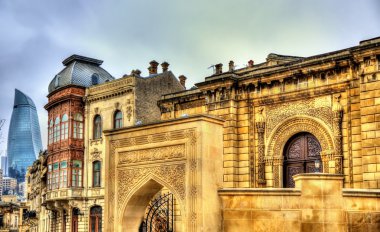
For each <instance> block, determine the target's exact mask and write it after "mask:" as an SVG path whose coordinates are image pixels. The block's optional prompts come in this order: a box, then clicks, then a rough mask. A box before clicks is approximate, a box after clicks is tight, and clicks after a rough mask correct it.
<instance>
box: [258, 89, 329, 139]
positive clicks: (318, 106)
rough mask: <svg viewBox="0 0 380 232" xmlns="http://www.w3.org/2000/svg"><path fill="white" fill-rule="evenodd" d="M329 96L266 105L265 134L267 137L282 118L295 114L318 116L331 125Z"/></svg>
mask: <svg viewBox="0 0 380 232" xmlns="http://www.w3.org/2000/svg"><path fill="white" fill-rule="evenodd" d="M331 105H332V103H331V97H329V96H326V97H318V98H314V99H304V100H300V101H297V102H292V103H291V104H289V103H288V102H287V103H283V104H274V105H268V106H266V108H265V110H266V115H267V117H266V122H267V123H266V136H267V137H268V136H269V135H270V134H271V133H272V132H273V130H274V129H275V127H276V126H278V125H279V124H281V123H282V122H283V121H284V120H286V119H288V118H291V117H294V116H296V115H308V116H312V117H314V118H318V119H320V120H322V121H323V122H324V124H325V125H327V126H328V127H330V128H331V127H332V126H331V125H332V118H333V113H332V111H331Z"/></svg>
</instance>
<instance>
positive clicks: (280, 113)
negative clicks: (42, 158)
mask: <svg viewBox="0 0 380 232" xmlns="http://www.w3.org/2000/svg"><path fill="white" fill-rule="evenodd" d="M379 45H380V38H374V39H372V40H367V41H362V42H360V44H359V45H358V46H355V47H352V48H348V49H344V50H340V51H336V52H331V53H326V54H322V55H316V56H311V57H294V56H282V55H276V54H270V55H269V56H268V58H267V62H264V63H261V64H256V65H254V62H253V61H249V63H248V66H247V67H246V68H242V69H238V70H235V69H234V65H233V62H230V63H229V69H228V71H227V72H223V70H222V65H221V64H218V65H217V72H216V73H215V74H214V75H212V76H209V77H206V78H205V81H203V82H201V83H197V84H196V88H192V89H190V90H187V91H183V86H182V85H184V84H185V83H184V81H185V80H186V78H185V77H182V78H181V80H182V85H181V83H179V82H178V81H177V80H176V78H175V77H174V76H173V74H172V73H171V72H170V71H167V66H165V67H166V69H165V71H164V72H163V73H162V74H156V73H155V72H156V70H157V65H158V64H157V62H153V61H152V62H151V65H153V66H151V67H150V68H149V70H150V71H151V72H152V76H151V77H149V78H141V77H140V76H139V75H140V73H141V72H139V71H138V70H134V71H133V72H132V74H131V75H125V76H124V77H123V78H120V79H118V80H112V81H108V82H105V83H103V84H98V85H95V86H92V87H87V88H84V87H78V86H71V85H70V86H67V87H65V88H62V89H60V91H58V90H57V91H56V92H53V93H51V94H50V95H49V97H50V100H51V102H49V103H48V105H47V106H46V108H47V109H49V118H50V117H53V116H55V114H57V112H61V111H62V110H66V109H70V110H75V109H80V110H82V112H83V115H84V119H85V120H84V128H85V130H84V133H83V142H82V143H75V140H68V141H66V142H65V141H64V142H60V143H59V144H58V145H57V144H54V143H53V144H52V145H50V146H49V150H48V153H49V152H50V153H49V157H48V164H50V163H52V164H54V163H56V162H58V161H61V160H62V159H63V158H65V157H71V159H72V160H83V170H84V172H83V186H82V187H81V188H67V189H65V188H62V189H61V188H58V189H51V191H47V194H46V196H47V198H46V199H47V207H46V209H47V211H48V212H49V213H50V214H49V217H46V218H50V219H54V220H55V221H61V222H63V221H68V222H69V223H68V226H67V227H65V228H66V229H72V230H74V231H75V227H73V225H74V222H73V221H74V219H72V217H74V216H75V217H77V219H78V218H79V219H80V220H78V225H75V226H78V229H77V231H88V230H89V225H90V221H91V220H94V219H91V216H90V211H91V209H92V208H93V207H101V209H102V210H103V211H102V213H101V214H100V215H101V217H102V220H103V221H102V222H103V224H102V226H103V227H104V228H103V229H104V230H105V231H115V232H116V231H137V230H138V229H139V226H141V225H143V224H142V218H143V217H144V214H145V210H147V207H148V206H149V204H150V201H151V200H152V199H154V198H155V196H156V195H157V194H158V193H160V191H163V189H165V191H167V192H170V193H172V194H173V195H174V198H175V202H176V206H177V209H176V210H177V214H176V215H180V216H179V217H178V218H177V220H176V221H175V231H202V230H203V231H249V230H248V229H247V228H261V229H262V230H263V231H281V229H283V228H293V229H294V231H309V229H310V228H313V226H316V228H319V229H320V230H319V231H326V230H327V229H326V228H327V227H329V229H330V228H335V229H336V230H338V231H339V230H344V229H349V228H354V227H355V226H357V224H358V223H357V222H356V221H355V218H359V219H360V220H364V218H366V212H367V213H368V215H370V217H371V218H373V220H372V219H371V220H367V221H366V228H378V224H380V223H379V222H378V221H377V219H376V216H374V215H377V214H378V212H380V211H379V210H378V207H376V206H373V207H372V205H365V201H366V199H367V198H370V199H371V200H370V202H371V204H373V201H372V200H375V201H377V200H378V197H379V196H380V192H379V191H378V190H377V189H378V188H379V187H380V180H379V179H380V166H379V164H378V163H379V162H378V160H380V159H379V157H380V153H379V152H380V144H379V142H378V141H380V134H379V130H380V100H379V99H380V92H379V91H380V46H379ZM74 90H75V91H77V92H75V93H74V92H73V91H74ZM78 91H79V92H78ZM61 94H62V96H61ZM66 95H68V96H69V97H66ZM74 97H75V98H74ZM61 100H62V101H61ZM66 102H71V103H72V104H66ZM157 105H158V107H157ZM76 107H77V108H76ZM78 107H79V108H78ZM62 112H63V111H62ZM120 114H121V115H122V117H121V118H120V117H119V116H118V117H119V118H118V117H116V116H117V115H120ZM99 117H100V118H101V124H97V123H98V121H97V120H98V118H99ZM70 119H71V115H70ZM120 125H122V126H120ZM99 126H100V127H99ZM70 128H72V127H70ZM72 129H74V128H72ZM70 130H71V129H70ZM98 130H99V131H100V133H97V132H98ZM301 137H302V138H303V140H301V139H300V138H301ZM309 138H312V140H308V139H309ZM297 139H299V140H297ZM296 141H298V142H296ZM70 145H72V146H70ZM63 148H64V149H63ZM66 148H67V149H66ZM84 148H85V149H84ZM294 154H297V155H298V156H297V155H295V156H294V157H292V155H294ZM300 154H302V155H303V156H301V155H300ZM289 157H290V158H292V159H290V158H289ZM297 158H298V159H297ZM98 164H101V168H100V172H99V170H98V169H96V168H97V167H98V166H96V165H98ZM70 165H71V166H70V167H69V168H70V170H71V169H72V168H73V165H74V162H73V163H71V164H70ZM289 167H291V168H292V169H289ZM311 172H313V173H314V174H307V173H311ZM315 172H320V173H317V174H315ZM99 173H100V175H101V176H100V180H99V181H97V179H96V175H98V174H99ZM289 173H290V174H289ZM300 173H301V174H300ZM302 173H306V174H302ZM293 174H294V176H295V175H296V174H299V175H298V177H295V178H293ZM297 178H298V179H297ZM301 179H302V181H300V180H301ZM289 183H290V185H289ZM301 183H302V184H301ZM294 185H295V188H293V189H292V188H286V187H294ZM316 186H318V187H316ZM322 193H323V194H322ZM325 193H331V196H330V195H329V196H325ZM332 196H333V197H332ZM334 199H335V200H337V201H338V202H334ZM374 204H375V205H376V203H374ZM330 210H332V211H331V212H332V213H331V212H330ZM243 211H244V212H243ZM354 211H355V212H354ZM242 212H243V213H242ZM334 213H335V214H334ZM356 213H357V214H358V215H356ZM46 215H48V214H46ZM97 216H99V215H97ZM359 219H358V220H359ZM273 220H276V223H277V222H279V223H278V226H277V227H276V226H272V225H274V224H276V223H273ZM205 222H207V223H205ZM49 228H50V231H62V230H63V229H62V228H63V224H54V225H53V223H51V224H50V227H49ZM273 228H275V229H273ZM278 229H280V230H278ZM335 229H334V230H335ZM252 231H254V229H252Z"/></svg>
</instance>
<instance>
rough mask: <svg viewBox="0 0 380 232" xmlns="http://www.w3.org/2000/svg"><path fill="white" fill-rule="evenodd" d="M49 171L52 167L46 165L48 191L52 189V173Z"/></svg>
mask: <svg viewBox="0 0 380 232" xmlns="http://www.w3.org/2000/svg"><path fill="white" fill-rule="evenodd" d="M51 171H52V165H51V164H49V165H48V181H47V185H48V186H47V187H48V189H51V188H52V173H51Z"/></svg>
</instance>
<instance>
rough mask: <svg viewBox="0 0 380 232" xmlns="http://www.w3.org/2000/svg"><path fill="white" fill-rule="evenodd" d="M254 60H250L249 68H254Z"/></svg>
mask: <svg viewBox="0 0 380 232" xmlns="http://www.w3.org/2000/svg"><path fill="white" fill-rule="evenodd" d="M253 64H254V63H253V60H250V61H248V68H252V67H253Z"/></svg>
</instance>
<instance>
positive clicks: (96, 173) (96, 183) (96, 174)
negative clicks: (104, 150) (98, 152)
mask: <svg viewBox="0 0 380 232" xmlns="http://www.w3.org/2000/svg"><path fill="white" fill-rule="evenodd" d="M97 164H98V165H99V167H98V168H96V165H97ZM101 170H102V163H101V161H99V160H95V161H94V162H92V187H101V180H102V176H101V175H102V171H101Z"/></svg>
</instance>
